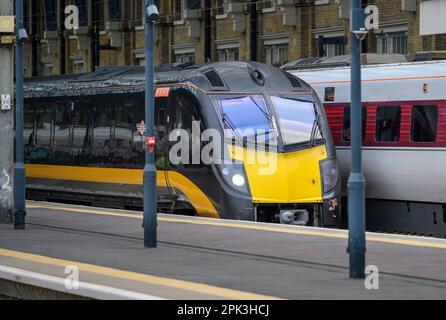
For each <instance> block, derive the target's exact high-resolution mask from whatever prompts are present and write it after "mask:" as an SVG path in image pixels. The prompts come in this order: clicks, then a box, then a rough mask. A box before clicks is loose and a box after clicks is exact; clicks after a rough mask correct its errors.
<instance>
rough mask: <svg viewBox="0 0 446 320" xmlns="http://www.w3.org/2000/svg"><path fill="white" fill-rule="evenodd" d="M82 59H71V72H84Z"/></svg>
mask: <svg viewBox="0 0 446 320" xmlns="http://www.w3.org/2000/svg"><path fill="white" fill-rule="evenodd" d="M84 65H85V64H84V60H83V59H79V60H74V61H73V73H84V72H85V69H84Z"/></svg>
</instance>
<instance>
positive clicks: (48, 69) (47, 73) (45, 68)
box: [43, 62, 54, 76]
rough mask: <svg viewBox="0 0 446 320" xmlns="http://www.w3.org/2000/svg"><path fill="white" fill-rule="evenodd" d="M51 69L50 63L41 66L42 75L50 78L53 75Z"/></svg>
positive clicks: (52, 65) (51, 64)
mask: <svg viewBox="0 0 446 320" xmlns="http://www.w3.org/2000/svg"><path fill="white" fill-rule="evenodd" d="M53 68H54V64H53V63H52V62H51V63H45V64H43V75H44V76H51V75H52V74H53Z"/></svg>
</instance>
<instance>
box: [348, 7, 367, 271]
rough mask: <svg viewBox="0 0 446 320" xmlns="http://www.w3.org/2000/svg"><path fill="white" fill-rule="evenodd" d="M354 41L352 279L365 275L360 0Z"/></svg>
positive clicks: (350, 191) (350, 207) (354, 16)
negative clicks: (358, 34)
mask: <svg viewBox="0 0 446 320" xmlns="http://www.w3.org/2000/svg"><path fill="white" fill-rule="evenodd" d="M350 10H351V16H350V24H351V34H350V44H351V108H350V109H351V117H350V119H351V137H352V138H351V140H352V141H351V150H352V171H351V174H350V178H349V180H348V217H349V247H348V248H349V249H348V250H349V254H350V278H352V279H363V278H364V277H365V251H366V239H365V178H364V175H363V174H362V154H361V152H362V103H361V98H362V97H361V39H359V38H358V37H357V35H356V34H355V33H354V32H353V31H358V30H360V29H361V28H363V27H364V22H363V21H362V20H363V17H364V15H363V11H362V10H361V0H350Z"/></svg>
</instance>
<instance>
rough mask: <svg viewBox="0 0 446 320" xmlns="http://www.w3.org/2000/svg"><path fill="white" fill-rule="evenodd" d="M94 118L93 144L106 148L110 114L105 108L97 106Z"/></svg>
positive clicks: (108, 137)
mask: <svg viewBox="0 0 446 320" xmlns="http://www.w3.org/2000/svg"><path fill="white" fill-rule="evenodd" d="M98 109H99V110H100V111H96V115H95V119H94V130H93V146H94V147H95V148H108V147H109V146H110V139H111V134H110V133H111V126H110V114H109V112H108V109H106V108H100V107H99V108H98Z"/></svg>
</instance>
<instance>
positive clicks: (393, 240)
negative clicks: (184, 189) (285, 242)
mask: <svg viewBox="0 0 446 320" xmlns="http://www.w3.org/2000/svg"><path fill="white" fill-rule="evenodd" d="M27 207H28V208H29V209H50V210H58V211H65V212H73V213H80V214H93V215H104V216H112V217H124V218H132V219H142V215H141V214H137V213H135V214H131V213H119V212H113V211H106V210H94V209H83V208H69V207H61V206H44V205H28V206H27ZM158 220H159V221H164V222H177V223H186V224H194V225H207V226H217V227H225V228H236V229H249V230H258V231H269V232H276V233H286V234H295V235H306V236H319V237H327V238H338V239H348V234H347V233H346V232H337V231H335V230H327V231H323V230H302V229H297V228H296V229H292V228H280V227H274V226H273V225H266V224H265V225H261V224H243V223H237V222H230V221H228V220H227V221H221V220H217V219H215V220H211V219H209V220H191V219H182V218H179V217H178V218H174V217H172V218H171V217H159V218H158ZM367 241H372V242H381V243H388V244H398V245H406V246H413V247H426V248H435V249H446V241H441V240H438V241H436V240H434V239H432V240H431V239H426V240H420V239H413V240H412V239H403V238H401V239H398V237H396V236H395V237H389V236H387V237H386V236H385V235H367Z"/></svg>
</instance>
